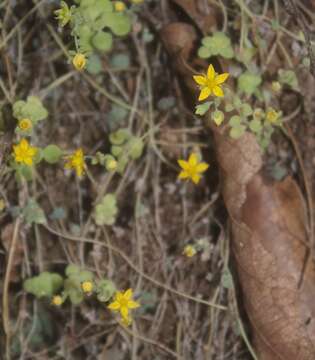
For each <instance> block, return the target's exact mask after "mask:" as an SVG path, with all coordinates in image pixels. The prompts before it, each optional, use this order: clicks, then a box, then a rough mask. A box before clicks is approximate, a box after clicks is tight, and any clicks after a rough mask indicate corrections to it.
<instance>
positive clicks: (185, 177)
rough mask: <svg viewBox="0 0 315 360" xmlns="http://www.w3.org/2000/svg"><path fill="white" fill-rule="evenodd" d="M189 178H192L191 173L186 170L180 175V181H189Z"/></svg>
mask: <svg viewBox="0 0 315 360" xmlns="http://www.w3.org/2000/svg"><path fill="white" fill-rule="evenodd" d="M189 177H190V175H189V173H188V172H187V171H185V170H183V171H181V172H180V173H179V175H178V178H179V179H187V178H189Z"/></svg>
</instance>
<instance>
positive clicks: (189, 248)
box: [183, 245, 197, 257]
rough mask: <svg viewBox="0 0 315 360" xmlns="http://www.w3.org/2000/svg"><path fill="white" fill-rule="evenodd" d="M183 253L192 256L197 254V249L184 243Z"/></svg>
mask: <svg viewBox="0 0 315 360" xmlns="http://www.w3.org/2000/svg"><path fill="white" fill-rule="evenodd" d="M183 254H184V255H185V256H187V257H193V256H195V255H196V254H197V250H196V249H195V248H194V247H193V246H192V245H186V246H185V247H184V251H183Z"/></svg>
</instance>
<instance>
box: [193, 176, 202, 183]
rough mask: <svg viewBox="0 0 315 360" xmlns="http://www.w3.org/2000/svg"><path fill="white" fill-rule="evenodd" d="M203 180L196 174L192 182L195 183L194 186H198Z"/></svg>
mask: <svg viewBox="0 0 315 360" xmlns="http://www.w3.org/2000/svg"><path fill="white" fill-rule="evenodd" d="M200 179H201V176H200V175H198V174H194V175H193V176H192V177H191V180H192V181H193V183H194V184H198V183H199V181H200Z"/></svg>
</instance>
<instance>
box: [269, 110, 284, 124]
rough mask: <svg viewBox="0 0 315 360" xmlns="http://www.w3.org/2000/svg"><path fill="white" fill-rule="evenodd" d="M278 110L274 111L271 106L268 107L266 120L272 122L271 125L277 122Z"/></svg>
mask: <svg viewBox="0 0 315 360" xmlns="http://www.w3.org/2000/svg"><path fill="white" fill-rule="evenodd" d="M280 115H281V114H280V112H279V111H276V110H275V109H273V108H269V109H268V110H267V112H266V120H267V121H268V122H269V123H270V124H272V125H275V124H277V123H278V120H279V118H280Z"/></svg>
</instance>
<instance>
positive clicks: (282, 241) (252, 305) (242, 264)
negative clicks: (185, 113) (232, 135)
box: [215, 132, 315, 360]
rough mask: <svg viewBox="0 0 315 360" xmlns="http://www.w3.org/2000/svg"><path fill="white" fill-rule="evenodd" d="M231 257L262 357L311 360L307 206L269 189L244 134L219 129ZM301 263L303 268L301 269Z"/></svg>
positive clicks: (313, 321) (280, 187)
mask: <svg viewBox="0 0 315 360" xmlns="http://www.w3.org/2000/svg"><path fill="white" fill-rule="evenodd" d="M215 138H216V149H217V152H218V159H219V163H220V167H222V178H223V194H224V200H225V204H226V206H227V209H228V211H229V214H230V216H231V219H232V232H233V240H232V246H233V253H234V256H235V259H236V264H237V270H238V275H239V280H240V284H241V288H242V295H243V300H244V305H245V309H246V312H247V314H248V317H249V319H250V322H251V325H252V328H253V335H254V342H255V345H256V346H255V347H256V351H257V354H258V356H259V359H260V360H284V359H285V360H291V359H292V360H293V359H301V360H310V359H314V358H315V302H314V298H315V268H314V264H313V262H312V261H311V260H310V258H308V256H307V255H308V248H307V246H306V245H305V244H306V243H307V236H306V230H305V219H306V214H305V205H304V201H303V198H302V196H301V194H300V191H299V188H298V187H297V185H296V183H295V182H294V181H293V180H292V179H291V178H287V179H286V180H284V181H283V182H281V183H275V184H268V183H266V181H265V180H264V178H263V176H262V175H261V172H259V169H260V167H261V165H262V162H261V156H260V155H259V148H258V145H256V144H255V139H254V138H252V137H251V136H250V135H249V134H248V135H246V136H245V137H242V138H241V139H239V140H236V141H235V140H231V139H229V138H228V137H227V136H226V135H225V134H222V133H219V132H216V135H215ZM305 262H307V263H306V265H305Z"/></svg>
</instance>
